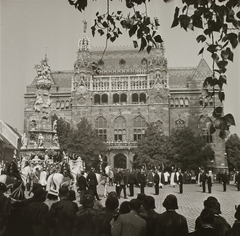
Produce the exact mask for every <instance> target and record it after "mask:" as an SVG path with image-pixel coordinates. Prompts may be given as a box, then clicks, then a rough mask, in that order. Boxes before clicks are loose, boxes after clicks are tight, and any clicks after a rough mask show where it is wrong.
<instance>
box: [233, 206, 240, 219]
mask: <svg viewBox="0 0 240 236" xmlns="http://www.w3.org/2000/svg"><path fill="white" fill-rule="evenodd" d="M235 208H236V212H235V214H234V217H235V218H236V219H237V220H240V205H238V206H235Z"/></svg>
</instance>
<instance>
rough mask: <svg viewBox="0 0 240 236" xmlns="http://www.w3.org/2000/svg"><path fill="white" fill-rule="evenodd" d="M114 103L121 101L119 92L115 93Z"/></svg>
mask: <svg viewBox="0 0 240 236" xmlns="http://www.w3.org/2000/svg"><path fill="white" fill-rule="evenodd" d="M113 103H119V94H117V93H115V94H113Z"/></svg>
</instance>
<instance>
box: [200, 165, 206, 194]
mask: <svg viewBox="0 0 240 236" xmlns="http://www.w3.org/2000/svg"><path fill="white" fill-rule="evenodd" d="M206 180H207V175H206V173H205V171H204V170H203V171H202V173H201V175H200V182H201V185H202V191H203V193H205V192H206Z"/></svg>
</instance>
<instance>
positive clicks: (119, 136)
mask: <svg viewBox="0 0 240 236" xmlns="http://www.w3.org/2000/svg"><path fill="white" fill-rule="evenodd" d="M114 140H115V141H125V140H126V121H125V119H124V118H123V117H121V116H119V117H117V118H116V119H115V120H114Z"/></svg>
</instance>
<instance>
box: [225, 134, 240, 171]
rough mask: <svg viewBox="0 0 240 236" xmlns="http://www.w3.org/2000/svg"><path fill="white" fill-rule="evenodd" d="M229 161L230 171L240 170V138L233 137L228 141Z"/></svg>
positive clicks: (235, 135) (234, 135)
mask: <svg viewBox="0 0 240 236" xmlns="http://www.w3.org/2000/svg"><path fill="white" fill-rule="evenodd" d="M226 153H227V161H228V166H229V168H230V169H232V170H233V169H235V170H240V138H239V137H238V135H237V134H233V135H231V136H230V137H229V138H228V140H227V141H226Z"/></svg>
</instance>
